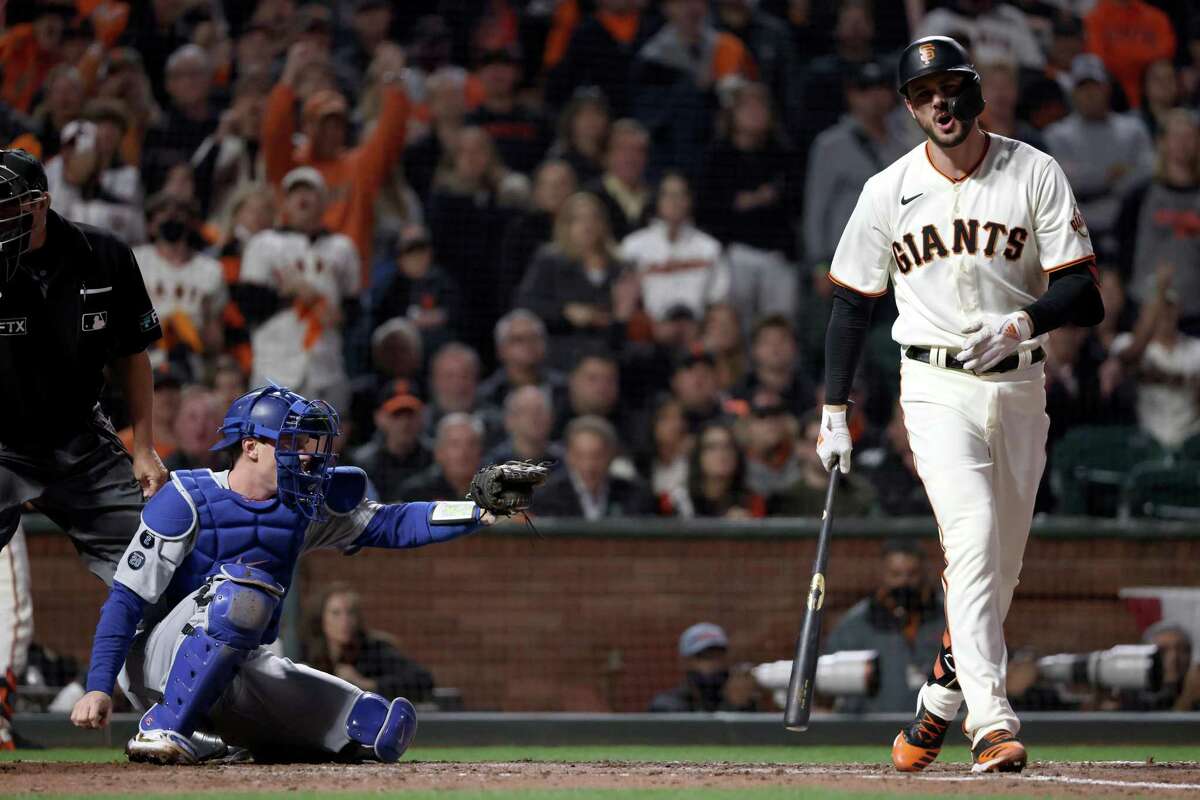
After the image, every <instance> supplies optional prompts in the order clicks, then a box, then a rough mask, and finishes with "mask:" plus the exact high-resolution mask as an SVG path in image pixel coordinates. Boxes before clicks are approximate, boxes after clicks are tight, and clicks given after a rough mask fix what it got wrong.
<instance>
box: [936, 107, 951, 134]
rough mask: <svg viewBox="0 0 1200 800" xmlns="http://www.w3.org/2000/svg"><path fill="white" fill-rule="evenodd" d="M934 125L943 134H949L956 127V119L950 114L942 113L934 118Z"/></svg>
mask: <svg viewBox="0 0 1200 800" xmlns="http://www.w3.org/2000/svg"><path fill="white" fill-rule="evenodd" d="M933 121H934V123H935V124H936V125H937V126H938V130H940V131H942V132H943V133H948V132H949V131H950V129H951V128H953V127H954V117H953V116H951V115H950V113H949V112H942V113H941V114H938V115H937V116H935V117H934V118H933Z"/></svg>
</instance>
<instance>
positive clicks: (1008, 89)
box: [978, 61, 1046, 151]
mask: <svg viewBox="0 0 1200 800" xmlns="http://www.w3.org/2000/svg"><path fill="white" fill-rule="evenodd" d="M978 69H979V79H980V81H982V83H983V99H984V103H985V105H984V107H983V114H982V115H981V116H980V124H981V125H982V126H983V128H984V129H985V130H988V131H991V132H992V133H998V134H1000V135H1001V136H1007V137H1008V138H1010V139H1016V140H1018V141H1021V142H1024V143H1025V144H1027V145H1031V146H1033V147H1036V148H1037V149H1038V150H1042V151H1045V150H1046V141H1045V139H1043V138H1042V134H1041V133H1040V132H1039V131H1038V130H1037V129H1036V128H1034V127H1033V126H1032V125H1030V124H1029V123H1028V122H1026V121H1025V120H1023V119H1018V118H1017V100H1018V98H1019V96H1020V82H1019V76H1018V75H1017V68H1016V67H1015V66H1013V64H1012V63H1011V62H1008V61H990V62H986V63H983V64H979V65H978Z"/></svg>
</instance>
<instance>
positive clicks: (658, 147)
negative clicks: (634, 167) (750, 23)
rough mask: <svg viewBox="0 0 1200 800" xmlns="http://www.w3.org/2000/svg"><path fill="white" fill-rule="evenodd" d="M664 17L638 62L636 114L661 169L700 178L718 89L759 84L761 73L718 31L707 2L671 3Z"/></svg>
mask: <svg viewBox="0 0 1200 800" xmlns="http://www.w3.org/2000/svg"><path fill="white" fill-rule="evenodd" d="M663 14H664V16H665V17H666V19H667V22H666V24H665V25H663V27H662V28H661V29H660V30H659V31H658V33H656V34H654V35H653V36H652V37H650V40H649V41H648V42H646V44H645V45H643V46H642V48H641V50H639V51H638V54H637V58H635V59H634V61H633V71H632V73H631V74H630V81H631V83H632V84H633V86H634V98H633V114H634V116H635V117H636V118H637V119H638V120H640V121H641V122H642V124H643V125H645V126H646V128H647V129H648V130H649V131H650V136H651V138H652V139H653V141H654V150H653V151H652V155H653V156H654V163H655V166H657V167H661V168H675V169H679V170H683V171H684V172H688V173H695V172H696V170H697V168H698V167H699V165H700V162H701V158H702V156H703V154H704V148H705V146H706V145H707V144H708V141H709V139H710V138H711V132H712V112H713V111H715V110H716V94H715V92H714V88H715V87H716V85H717V84H718V82H720V81H721V80H722V79H725V78H730V77H735V76H740V77H741V78H745V79H748V80H754V79H756V78H757V77H758V68H757V67H756V66H755V64H754V59H753V58H752V57H751V56H750V53H749V52H748V51H747V50H746V47H745V45H743V44H742V42H741V40H740V39H738V38H737V37H736V36H733V35H731V34H728V33H722V32H720V31H718V30H717V29H716V28H714V27H713V26H712V24H711V22H710V21H709V19H708V4H707V3H706V2H705V0H666V2H664V3H663Z"/></svg>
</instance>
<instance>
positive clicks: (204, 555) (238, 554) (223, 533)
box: [174, 469, 309, 592]
mask: <svg viewBox="0 0 1200 800" xmlns="http://www.w3.org/2000/svg"><path fill="white" fill-rule="evenodd" d="M174 475H175V478H176V479H177V480H178V482H179V485H180V486H182V487H183V489H184V490H185V491H186V492H187V493H188V496H189V497H190V498H191V500H192V503H193V504H194V506H195V508H196V522H197V532H196V543H195V546H194V548H193V549H192V552H191V554H190V555H189V556H188V558H187V560H186V561H185V562H184V563H183V564H182V565H181V568H180V571H184V570H186V571H187V572H189V573H191V574H190V575H188V583H189V584H191V585H198V584H200V583H203V582H204V581H205V580H207V579H208V578H209V577H211V576H212V575H215V574H217V573H218V572H219V571H220V568H221V565H222V564H235V563H240V564H250V565H253V566H255V567H256V568H258V569H261V570H264V571H266V572H269V573H270V574H271V577H273V578H274V579H275V582H276V583H278V584H279V585H280V586H282V587H283V588H284V591H285V592H286V591H287V589H289V588H290V587H291V583H292V574H293V572H294V571H295V567H296V561H297V559H298V558H299V557H300V550H301V548H302V547H303V546H304V535H305V531H306V530H307V529H308V525H309V520H308V519H307V518H306V517H305V516H304V515H302V514H300V513H299V512H297V511H294V510H293V509H291V508H288V507H287V506H286V505H284V504H283V503H282V502H280V500H279V498H278V497H276V498H274V499H272V500H262V501H259V500H247V499H246V498H244V497H242V496H241V495H239V494H238V493H237V492H231V491H230V490H228V489H226V488H224V487H222V486H221V485H220V484H219V483H217V481H216V480H215V479H214V478H213V474H212V472H211V471H210V470H207V469H197V470H178V471H176V472H175V473H174ZM177 574H178V573H177Z"/></svg>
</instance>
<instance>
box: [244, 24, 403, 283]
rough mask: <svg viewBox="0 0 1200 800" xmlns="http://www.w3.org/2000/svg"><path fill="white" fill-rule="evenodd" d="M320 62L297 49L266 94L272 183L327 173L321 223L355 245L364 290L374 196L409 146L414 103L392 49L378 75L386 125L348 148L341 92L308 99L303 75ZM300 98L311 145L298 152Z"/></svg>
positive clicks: (381, 59) (379, 56)
mask: <svg viewBox="0 0 1200 800" xmlns="http://www.w3.org/2000/svg"><path fill="white" fill-rule="evenodd" d="M319 58H320V56H319V53H318V52H317V50H316V49H315V48H313V47H312V46H311V44H310V43H308V42H303V41H301V42H297V43H296V44H294V45H292V47H291V49H290V50H289V51H288V56H287V62H286V63H285V64H284V67H283V74H282V76H281V77H280V79H279V82H278V83H276V84H275V87H274V88H273V89H272V90H271V93H270V94H269V95H268V96H267V105H266V109H265V110H264V111H263V118H262V133H261V142H262V148H263V157H264V158H265V164H266V174H267V180H268V181H269V182H270V183H272V184H279V183H280V182H281V181H282V180H283V178H284V177H285V176H286V175H287V174H288V173H289V172H291V170H292V169H294V168H295V167H298V166H310V167H312V168H314V169H316V170H317V171H318V172H319V173H320V174H321V177H322V179H323V180H324V181H325V185H326V186H327V187H328V191H329V202H328V204H327V205H326V208H325V215H324V218H323V219H322V222H323V223H324V225H325V227H326V228H328V229H329V230H331V231H334V232H336V233H342V234H345V235H346V236H348V237H350V239H351V240H352V241H353V242H354V245H355V247H356V248H357V250H358V256H359V261H360V268H361V269H362V273H361V274H360V276H359V285H364V286H365V285H368V284H369V282H370V274H369V272H368V271H369V269H370V265H371V237H372V236H373V232H374V227H375V216H374V208H375V198H376V197H377V196H378V195H379V190H380V187H381V186H382V185H383V182H384V181H385V180H386V179H387V176H388V175H389V174H390V173H391V171H392V167H393V165H395V163H396V162H397V161H398V160H399V158H400V152H401V150H402V149H403V147H404V129H405V124H406V122H407V119H408V99H407V97H406V96H405V94H404V92H403V90H402V89H401V88H400V81H401V78H402V75H403V70H404V54H403V53H402V52H401V51H400V48H398V47H396V46H394V45H391V44H384V45H380V46H379V47H378V48H377V49H376V51H375V61H374V69H375V70H376V71H377V74H378V75H379V81H380V83H381V84H382V86H383V89H382V95H383V101H382V107H381V109H380V112H379V121H378V122H377V123H376V125H375V127H374V128H373V129H372V131H371V133H370V135H369V136H367V137H366V138H365V139H364V140H363V141H362V143H361V144H359V145H358V146H357V147H354V148H351V147H349V142H348V138H347V129H348V114H349V106H348V105H347V103H346V99H345V98H344V97H343V96H342V95H341V94H340V93H339V92H338V91H337V90H336V89H321V90H319V91H316V92H313V93H312V94H310V95H307V96H305V95H302V94H301V92H302V91H303V89H302V83H301V81H302V79H303V77H304V76H303V73H304V71H305V70H306V69H309V68H310V67H311V66H312V65H313V64H315V63H317V62H318V60H319ZM298 96H301V97H305V99H304V107H303V113H302V117H303V133H304V140H305V143H304V144H303V145H302V146H301V147H299V148H296V149H294V150H293V137H294V135H295V131H296V124H295V110H294V109H295V105H296V99H297V97H298Z"/></svg>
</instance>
